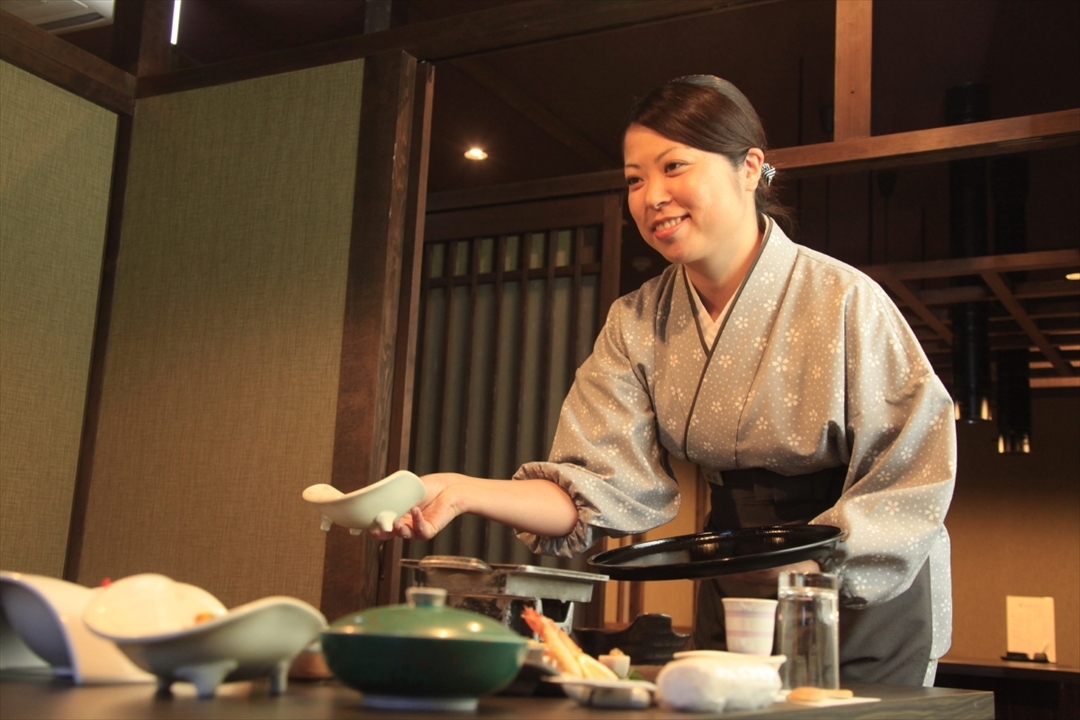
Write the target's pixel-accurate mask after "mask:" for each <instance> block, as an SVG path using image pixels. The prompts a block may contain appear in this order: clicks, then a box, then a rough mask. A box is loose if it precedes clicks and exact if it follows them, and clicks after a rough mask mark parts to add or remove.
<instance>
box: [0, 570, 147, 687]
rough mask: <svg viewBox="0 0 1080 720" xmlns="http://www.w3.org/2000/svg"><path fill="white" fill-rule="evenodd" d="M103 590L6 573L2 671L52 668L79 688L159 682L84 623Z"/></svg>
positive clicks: (0, 630)
mask: <svg viewBox="0 0 1080 720" xmlns="http://www.w3.org/2000/svg"><path fill="white" fill-rule="evenodd" d="M99 591H100V589H99V588H94V589H91V588H87V587H83V586H82V585H77V584H75V583H72V582H67V581H66V580H60V579H58V578H52V577H46V576H44V575H31V574H28V573H17V572H5V571H0V668H2V669H4V670H8V669H15V668H51V672H52V673H53V674H54V675H57V676H61V677H70V678H71V681H72V682H73V683H75V684H76V685H89V684H98V683H138V682H153V680H154V676H153V675H150V674H149V673H145V672H143V671H142V670H140V669H139V668H137V667H136V666H135V665H134V664H133V663H132V662H131V661H130V660H128V659H127V657H126V656H125V655H124V654H123V653H122V652H120V651H119V650H118V649H117V648H116V646H115V645H113V644H112V643H111V642H108V641H107V640H102V639H101V638H99V637H98V636H97V635H94V634H93V633H91V632H90V631H89V630H87V628H86V625H84V624H83V620H82V616H83V611H84V610H85V609H86V605H87V603H89V602H90V599H91V598H92V597H94V595H95V594H96V593H98V592H99Z"/></svg>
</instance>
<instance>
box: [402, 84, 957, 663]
mask: <svg viewBox="0 0 1080 720" xmlns="http://www.w3.org/2000/svg"><path fill="white" fill-rule="evenodd" d="M764 145H765V137H764V132H763V131H762V130H761V123H760V121H759V120H758V118H757V115H756V113H755V112H754V110H753V108H752V107H751V106H750V103H749V102H747V101H746V98H745V97H744V96H743V95H742V94H741V93H740V92H739V91H738V90H737V89H735V88H734V86H732V85H731V84H730V83H728V82H726V81H723V80H720V79H719V78H709V77H700V76H695V77H691V78H681V79H678V80H674V81H672V82H670V83H667V84H666V85H664V86H662V87H660V88H658V89H657V90H655V91H653V92H652V93H650V94H649V95H647V96H646V97H645V98H644V99H643V100H641V101H640V102H639V103H638V104H637V105H636V106H635V107H634V109H633V110H632V112H631V115H630V122H629V124H628V126H627V129H626V132H625V135H624V151H625V173H626V179H627V184H628V186H629V189H628V193H629V205H630V210H631V214H632V215H633V217H634V220H635V222H636V223H637V225H638V228H639V229H640V230H641V233H642V235H643V236H644V237H645V238H646V240H647V242H648V243H649V244H650V245H652V246H653V247H654V248H656V249H657V250H658V251H660V252H661V253H662V254H663V255H664V256H665V257H666V258H667V259H668V260H670V261H671V262H672V263H673V264H672V265H671V266H670V267H669V268H668V269H667V270H665V271H664V272H663V273H662V274H661V275H660V276H659V277H657V278H654V279H653V280H650V281H648V282H646V283H645V284H644V285H643V286H642V287H641V288H640V289H639V290H637V291H636V292H632V293H630V294H628V295H626V296H625V297H623V298H621V299H620V300H618V301H617V302H616V303H615V304H614V305H613V306H612V308H611V310H610V312H609V315H608V319H607V323H606V325H605V326H604V328H603V330H602V331H601V333H600V337H599V339H598V340H597V342H596V345H595V347H594V350H593V354H592V355H591V356H590V357H589V358H588V360H586V361H585V363H584V364H583V365H582V366H581V367H580V368H579V369H578V371H577V375H576V378H575V381H574V385H573V387H572V388H571V390H570V393H569V395H568V396H567V398H566V401H565V402H564V404H563V406H562V412H561V414H560V417H559V424H558V429H557V431H556V433H555V439H554V442H553V445H552V449H551V453H550V455H549V458H548V461H547V462H532V463H526V464H525V465H523V466H521V468H520V469H519V470H518V471H517V473H515V475H514V479H515V480H518V481H519V482H515V483H497V482H495V483H493V482H491V481H486V480H480V479H477V478H471V477H467V476H464V475H456V474H449V473H436V474H433V475H428V476H425V477H424V478H422V479H423V480H424V482H425V484H426V486H427V493H426V494H425V497H424V500H423V501H422V502H421V503H420V504H419V505H418V506H417V507H416V508H414V509H413V511H412V513H411V514H410V515H409V516H407V517H405V518H403V519H402V520H401V521H399V522H398V523H396V524H395V530H394V531H395V532H397V533H399V534H402V535H404V536H405V537H422V538H430V537H431V536H432V535H433V534H435V533H436V532H438V531H440V530H441V529H442V528H443V527H445V525H446V524H447V523H448V522H449V521H450V520H451V519H453V518H454V517H455V516H456V515H457V514H460V513H462V512H477V513H479V514H481V515H483V516H484V517H487V518H489V519H494V520H499V521H502V522H507V523H509V524H511V525H513V526H514V527H516V528H517V530H518V537H519V538H520V539H521V540H522V541H524V542H525V544H526V545H527V546H529V548H530V549H532V550H533V551H534V552H542V553H546V554H550V555H559V556H564V557H569V556H574V555H578V554H581V553H583V552H585V551H586V550H587V549H588V548H589V547H591V546H592V545H593V543H594V542H595V541H596V540H597V539H599V538H600V537H602V536H604V535H609V536H614V537H619V536H623V535H626V534H632V533H639V532H643V531H646V530H649V529H651V528H654V527H657V526H659V525H662V524H664V523H666V522H668V521H670V520H671V519H672V518H673V517H675V515H676V513H677V511H678V508H679V505H680V489H679V485H678V483H677V482H676V481H675V478H674V472H673V470H672V460H673V459H678V460H681V461H686V462H689V463H692V464H694V465H697V466H698V468H699V469H700V472H701V474H702V475H703V476H704V477H705V479H706V480H708V481H709V482H710V486H711V488H712V512H711V514H710V516H709V518H708V520H707V521H706V529H707V530H710V531H716V532H722V531H727V530H734V529H738V528H760V527H763V526H772V525H792V524H810V523H813V524H818V525H829V526H835V527H837V528H840V529H841V530H842V531H843V532H845V533H846V539H845V540H844V541H842V542H840V543H838V544H837V546H836V547H835V549H834V550H832V551H831V552H829V553H828V554H826V555H824V556H823V557H821V558H819V559H816V560H815V559H804V560H802V561H800V562H796V563H792V564H788V565H783V566H782V567H772V568H765V569H758V570H755V571H753V572H743V573H741V574H735V575H730V576H726V577H725V578H722V579H716V578H712V579H707V580H705V581H703V582H702V583H701V593H700V595H699V599H698V609H697V617H696V619H695V628H694V630H695V633H694V641H695V644H696V646H697V647H699V648H718V649H722V648H723V647H724V635H725V633H724V627H723V613H722V610H721V609H720V606H721V603H720V600H721V598H723V597H726V596H743V597H746V596H755V595H756V596H768V595H770V594H772V595H775V592H776V586H777V577H778V575H779V573H780V572H781V571H784V570H788V571H798V572H818V571H820V570H822V569H825V570H827V571H829V572H834V573H836V574H838V575H839V576H840V578H841V583H842V584H841V595H842V596H843V599H844V600H843V601H844V604H845V608H844V609H843V610H842V611H841V615H840V618H841V619H840V624H841V631H840V636H841V665H842V668H841V673H842V679H843V680H844V681H845V682H852V681H864V682H893V683H907V684H923V683H929V682H932V680H933V673H934V669H935V667H936V658H938V657H940V656H941V655H942V654H943V653H944V651H945V650H946V649H947V648H948V643H949V634H950V627H951V610H950V608H951V599H950V590H949V586H948V535H947V534H946V533H945V530H944V527H943V525H942V518H943V517H944V514H945V510H946V509H947V507H948V505H949V501H950V499H951V496H952V489H953V483H954V472H955V437H954V429H953V424H952V410H951V408H952V402H951V400H950V398H949V395H948V393H947V392H946V391H945V388H944V386H943V385H942V384H941V382H940V381H939V380H938V378H937V376H936V375H935V374H934V373H933V370H932V369H931V367H930V365H929V363H928V361H927V360H926V357H925V355H923V353H922V351H921V349H920V347H919V344H918V341H917V340H916V339H915V337H914V335H913V334H912V332H911V330H910V328H908V326H907V324H906V323H905V322H904V320H903V317H902V316H901V315H900V313H899V311H898V310H897V309H896V307H895V306H894V305H893V304H892V303H891V302H890V301H889V300H888V298H887V297H886V296H885V294H884V293H883V292H882V291H881V289H880V288H879V287H878V286H877V285H876V284H874V283H873V282H872V281H871V280H870V279H869V278H867V277H866V276H865V275H863V274H861V273H859V272H858V271H856V270H855V269H854V268H851V267H849V266H847V265H844V264H842V263H840V262H838V261H836V260H834V259H832V258H829V257H826V256H824V255H821V254H819V253H815V252H813V251H811V250H808V249H807V248H804V247H801V246H798V245H796V244H794V243H793V242H791V241H790V240H789V239H788V238H787V236H786V235H785V234H784V233H783V231H781V230H780V229H779V227H777V224H776V222H775V219H774V217H773V214H776V215H782V213H783V210H782V208H778V207H777V206H776V204H775V203H774V202H773V200H772V198H771V187H770V184H769V177H768V176H767V175H765V173H764V172H763V171H764V170H765V166H764V160H765V148H764ZM915 458H918V463H916V462H915ZM544 485H547V486H548V488H547V490H548V491H549V492H545V488H544ZM538 507H543V508H544V511H543V512H537V511H536V508H538ZM781 562H783V561H781ZM931 574H933V576H934V583H933V585H931V583H930V578H931ZM931 608H932V609H933V610H931Z"/></svg>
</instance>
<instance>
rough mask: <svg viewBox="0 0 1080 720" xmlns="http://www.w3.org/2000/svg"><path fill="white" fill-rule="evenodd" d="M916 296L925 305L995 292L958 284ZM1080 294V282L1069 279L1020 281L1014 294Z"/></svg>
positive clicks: (1030, 296)
mask: <svg viewBox="0 0 1080 720" xmlns="http://www.w3.org/2000/svg"><path fill="white" fill-rule="evenodd" d="M915 295H916V297H918V298H919V300H920V301H922V303H923V304H924V305H952V304H954V303H962V302H980V301H985V300H992V299H993V298H994V294H993V293H992V292H990V291H989V290H987V289H986V288H984V287H983V286H981V285H958V286H956V287H948V288H937V289H932V290H920V291H916V292H915ZM1074 295H1080V283H1077V282H1072V281H1069V280H1040V281H1038V282H1026V283H1018V284H1017V285H1015V286H1014V287H1013V296H1014V297H1015V298H1016V299H1018V300H1025V299H1037V298H1063V297H1072V296H1074Z"/></svg>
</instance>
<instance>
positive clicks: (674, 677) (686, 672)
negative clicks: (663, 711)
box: [656, 650, 787, 712]
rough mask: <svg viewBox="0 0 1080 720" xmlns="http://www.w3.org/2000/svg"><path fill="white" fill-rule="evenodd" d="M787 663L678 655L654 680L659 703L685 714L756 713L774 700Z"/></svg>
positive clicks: (703, 653) (701, 653)
mask: <svg viewBox="0 0 1080 720" xmlns="http://www.w3.org/2000/svg"><path fill="white" fill-rule="evenodd" d="M786 660H787V658H785V657H784V656H783V655H741V654H739V653H730V652H720V651H715V650H712V651H710V650H694V651H689V652H685V653H677V654H676V659H675V660H672V661H671V662H670V663H668V664H667V665H665V666H664V667H663V668H661V670H660V672H659V674H658V675H657V676H656V685H657V689H658V694H659V696H660V702H661V703H662V704H663V705H665V706H666V707H670V708H672V709H674V710H682V711H687V712H722V711H735V710H757V709H759V708H763V707H765V706H767V705H770V704H771V703H772V702H773V701H774V700H775V699H776V697H775V696H776V693H777V692H778V691H779V690H780V687H781V685H782V683H781V681H780V666H781V665H783V664H784V662H785V661H786Z"/></svg>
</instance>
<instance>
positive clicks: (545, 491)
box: [451, 475, 578, 537]
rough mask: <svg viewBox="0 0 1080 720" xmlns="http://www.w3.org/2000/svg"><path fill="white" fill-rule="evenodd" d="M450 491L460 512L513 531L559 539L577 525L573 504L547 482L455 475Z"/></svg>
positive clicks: (558, 489) (562, 492)
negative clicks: (485, 519)
mask: <svg viewBox="0 0 1080 720" xmlns="http://www.w3.org/2000/svg"><path fill="white" fill-rule="evenodd" d="M451 487H452V488H453V490H452V492H453V494H454V497H455V505H457V507H458V509H459V510H460V511H461V512H468V513H473V514H475V515H480V516H482V517H485V518H488V519H489V520H495V521H497V522H501V523H503V524H504V525H509V526H510V527H512V528H514V529H515V530H520V531H523V532H529V533H533V534H535V535H542V536H544V537H562V536H563V535H567V534H569V533H570V531H572V530H573V529H574V526H575V525H577V521H578V512H577V508H576V507H575V506H574V501H573V500H571V499H570V496H569V495H567V493H566V491H565V490H563V489H562V488H561V487H559V486H558V485H557V484H556V483H553V482H551V481H549V480H512V481H508V480H487V479H483V478H474V477H470V476H468V475H455V478H454V480H453V481H452V483H451Z"/></svg>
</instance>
